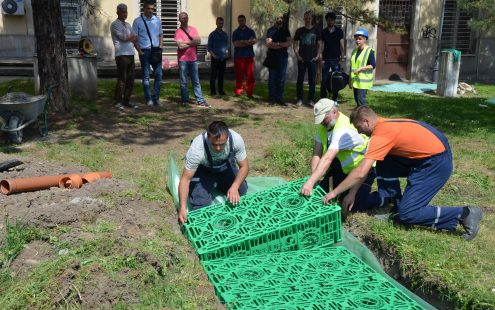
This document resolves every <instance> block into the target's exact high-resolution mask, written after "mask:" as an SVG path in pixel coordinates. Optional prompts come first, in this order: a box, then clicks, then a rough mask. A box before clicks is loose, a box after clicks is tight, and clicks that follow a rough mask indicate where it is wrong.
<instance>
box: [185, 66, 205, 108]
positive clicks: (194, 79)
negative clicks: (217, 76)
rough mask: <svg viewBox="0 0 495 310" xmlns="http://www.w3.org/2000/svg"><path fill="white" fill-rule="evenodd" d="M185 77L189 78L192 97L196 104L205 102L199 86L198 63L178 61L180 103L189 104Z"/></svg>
mask: <svg viewBox="0 0 495 310" xmlns="http://www.w3.org/2000/svg"><path fill="white" fill-rule="evenodd" d="M187 75H189V77H190V78H191V83H192V86H193V92H194V96H195V97H196V102H197V103H201V102H205V99H204V98H203V93H202V92H201V84H199V76H198V63H197V62H196V61H179V78H180V80H179V81H180V99H181V101H182V103H187V102H189V89H188V88H187Z"/></svg>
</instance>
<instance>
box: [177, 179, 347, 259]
mask: <svg viewBox="0 0 495 310" xmlns="http://www.w3.org/2000/svg"><path fill="white" fill-rule="evenodd" d="M305 181H306V179H300V180H297V181H293V182H289V183H286V184H283V185H280V186H277V187H274V188H271V189H269V190H265V191H262V192H257V193H253V194H248V195H246V196H244V197H242V198H241V202H240V203H239V204H238V205H237V206H232V205H231V204H230V203H228V202H227V203H222V204H217V205H213V206H211V207H207V208H202V209H199V210H196V211H192V212H190V213H189V215H188V219H187V224H186V225H184V229H185V232H186V234H187V236H188V238H189V240H190V241H191V243H192V244H193V246H194V247H195V249H196V252H197V254H198V256H199V258H200V259H201V260H210V259H217V258H222V257H229V256H237V257H243V256H245V255H253V254H261V253H272V252H284V251H294V250H300V249H306V248H311V247H314V246H321V245H331V244H334V243H335V242H339V241H341V240H342V223H341V218H340V207H339V206H338V205H336V204H333V205H324V204H323V203H322V200H321V199H322V197H323V196H324V195H325V192H324V191H323V190H322V189H321V188H320V187H316V188H315V189H314V190H313V195H312V196H310V197H305V196H302V195H300V194H299V191H300V189H301V187H302V185H303V184H304V182H305Z"/></svg>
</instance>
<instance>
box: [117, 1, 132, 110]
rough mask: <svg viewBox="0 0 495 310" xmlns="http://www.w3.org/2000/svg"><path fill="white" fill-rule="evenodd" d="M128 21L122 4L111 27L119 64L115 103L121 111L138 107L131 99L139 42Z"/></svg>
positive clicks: (124, 6)
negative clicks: (125, 107) (136, 48)
mask: <svg viewBox="0 0 495 310" xmlns="http://www.w3.org/2000/svg"><path fill="white" fill-rule="evenodd" d="M126 19H127V5H125V4H123V3H121V4H119V5H117V19H116V20H115V21H113V22H112V24H111V25H110V32H111V34H112V41H113V45H114V47H115V63H116V64H117V85H116V86H115V102H116V107H117V109H119V110H124V106H127V107H132V108H134V107H136V105H135V104H134V103H132V102H131V101H130V98H131V93H132V88H133V87H134V44H135V43H136V42H137V35H136V34H135V33H134V32H133V30H132V27H131V25H129V23H127V22H126V21H125V20H126Z"/></svg>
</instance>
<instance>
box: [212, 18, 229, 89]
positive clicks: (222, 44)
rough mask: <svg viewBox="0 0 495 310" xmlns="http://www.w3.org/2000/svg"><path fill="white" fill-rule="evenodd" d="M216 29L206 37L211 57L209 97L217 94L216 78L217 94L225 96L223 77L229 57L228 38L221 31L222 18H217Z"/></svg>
mask: <svg viewBox="0 0 495 310" xmlns="http://www.w3.org/2000/svg"><path fill="white" fill-rule="evenodd" d="M216 23H217V28H216V29H215V30H213V32H212V33H210V35H209V36H208V52H209V53H210V55H211V75H210V95H211V96H215V95H216V94H217V91H216V88H215V81H216V79H217V76H218V94H219V95H221V96H225V92H224V90H223V76H224V73H225V66H226V62H227V58H228V57H229V54H230V51H229V37H228V35H227V33H226V32H225V31H223V23H224V21H223V18H222V17H218V18H217V21H216Z"/></svg>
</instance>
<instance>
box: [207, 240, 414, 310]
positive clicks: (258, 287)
mask: <svg viewBox="0 0 495 310" xmlns="http://www.w3.org/2000/svg"><path fill="white" fill-rule="evenodd" d="M202 264H203V267H204V269H205V271H206V273H207V274H208V278H209V279H210V281H211V282H212V283H213V284H214V286H215V291H216V293H217V295H218V297H219V298H220V300H221V301H222V302H224V303H225V304H226V306H227V307H228V308H229V309H344V310H345V309H394V310H396V309H404V310H406V309H407V310H409V309H411V310H413V309H423V308H422V307H421V306H420V305H418V304H417V303H416V302H415V301H413V300H412V299H410V298H409V297H408V296H407V295H406V294H404V293H403V292H402V291H401V290H399V289H398V288H396V287H395V286H394V285H393V284H392V283H390V282H389V281H388V280H386V279H385V278H384V277H383V276H381V275H380V274H378V273H376V272H375V271H374V270H373V269H371V268H370V267H369V266H368V265H366V264H365V263H363V262H362V261H361V260H360V259H359V258H357V257H356V256H354V255H353V254H352V253H351V252H349V251H348V250H347V249H345V248H344V247H327V248H324V247H319V248H313V249H309V250H300V251H295V252H285V253H272V254H264V255H253V256H246V257H236V258H231V257H229V258H223V259H217V260H212V261H203V262H202Z"/></svg>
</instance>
